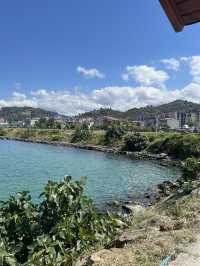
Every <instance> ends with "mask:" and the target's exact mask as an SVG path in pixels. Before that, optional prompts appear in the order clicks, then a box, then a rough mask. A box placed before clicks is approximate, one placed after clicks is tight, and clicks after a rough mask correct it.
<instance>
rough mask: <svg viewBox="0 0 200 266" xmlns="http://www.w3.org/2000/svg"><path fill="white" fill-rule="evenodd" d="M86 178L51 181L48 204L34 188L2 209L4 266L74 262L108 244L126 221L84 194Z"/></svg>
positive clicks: (46, 196)
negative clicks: (32, 192)
mask: <svg viewBox="0 0 200 266" xmlns="http://www.w3.org/2000/svg"><path fill="white" fill-rule="evenodd" d="M83 192H84V180H83V179H81V181H74V182H73V181H72V179H71V177H69V176H68V177H65V178H64V180H63V181H62V182H51V181H49V182H48V184H47V185H46V187H45V188H44V192H43V193H42V195H41V197H42V202H41V203H40V204H34V203H32V201H31V196H30V195H29V193H28V192H22V193H18V194H17V196H16V197H13V196H12V197H10V199H9V200H8V201H6V202H3V203H2V204H1V207H0V229H1V230H0V259H1V265H2V266H12V265H55V266H61V265H69V266H70V265H72V263H73V262H75V260H76V258H77V257H78V256H79V255H81V254H82V253H83V252H84V251H86V250H87V249H89V248H92V247H95V245H97V244H101V245H104V244H108V243H109V242H110V241H111V240H112V239H113V237H114V235H115V234H116V233H117V232H118V231H119V229H120V227H121V226H122V225H123V223H122V222H121V221H120V220H118V219H116V218H114V217H112V216H111V215H110V214H100V213H98V212H97V211H96V209H95V207H94V205H93V203H92V201H91V200H90V199H88V198H87V197H86V196H85V195H84V193H83Z"/></svg>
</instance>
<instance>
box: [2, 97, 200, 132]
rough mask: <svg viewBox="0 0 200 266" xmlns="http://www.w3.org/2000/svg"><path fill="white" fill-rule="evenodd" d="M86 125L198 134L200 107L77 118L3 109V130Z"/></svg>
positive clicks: (95, 113)
mask: <svg viewBox="0 0 200 266" xmlns="http://www.w3.org/2000/svg"><path fill="white" fill-rule="evenodd" d="M170 110H171V111H170ZM13 114H15V115H14V116H13ZM13 117H14V119H13ZM83 124H84V125H87V126H88V127H89V128H94V129H95V128H96V129H105V128H106V127H108V126H110V125H112V124H126V125H128V126H129V127H130V129H133V130H134V129H135V130H138V131H188V132H199V130H200V105H198V104H194V103H191V102H187V101H181V100H177V101H175V102H172V103H169V104H165V105H160V106H159V107H153V106H147V107H144V108H138V109H137V108H134V109H132V110H129V111H127V112H120V111H114V110H112V109H99V110H94V111H91V112H88V113H83V114H80V115H77V116H65V115H60V114H58V113H56V112H51V111H46V110H43V109H39V108H31V107H5V108H2V109H1V110H0V127H1V128H18V127H20V128H57V129H73V128H75V127H76V126H78V125H79V126H80V125H83Z"/></svg>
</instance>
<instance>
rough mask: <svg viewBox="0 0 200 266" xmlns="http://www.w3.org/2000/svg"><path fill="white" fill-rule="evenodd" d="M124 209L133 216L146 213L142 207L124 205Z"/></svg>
mask: <svg viewBox="0 0 200 266" xmlns="http://www.w3.org/2000/svg"><path fill="white" fill-rule="evenodd" d="M122 209H124V210H125V211H126V212H128V213H132V214H133V215H137V214H139V213H143V212H144V211H145V208H144V207H142V206H141V205H131V204H127V205H123V206H122Z"/></svg>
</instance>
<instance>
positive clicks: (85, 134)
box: [71, 126, 92, 143]
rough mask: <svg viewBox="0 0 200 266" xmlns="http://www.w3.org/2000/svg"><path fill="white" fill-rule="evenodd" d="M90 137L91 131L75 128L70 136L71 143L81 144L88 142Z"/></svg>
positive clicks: (86, 128)
mask: <svg viewBox="0 0 200 266" xmlns="http://www.w3.org/2000/svg"><path fill="white" fill-rule="evenodd" d="M91 136H92V133H91V130H89V129H88V127H85V126H83V127H77V128H76V130H75V132H74V134H73V135H72V140H71V142H73V143H74V142H81V141H85V140H88V139H89V138H90V137H91Z"/></svg>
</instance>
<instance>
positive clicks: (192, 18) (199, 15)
mask: <svg viewBox="0 0 200 266" xmlns="http://www.w3.org/2000/svg"><path fill="white" fill-rule="evenodd" d="M183 21H184V24H185V25H191V24H194V23H196V22H199V21H200V10H197V11H195V12H193V13H190V14H185V15H184V16H183Z"/></svg>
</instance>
